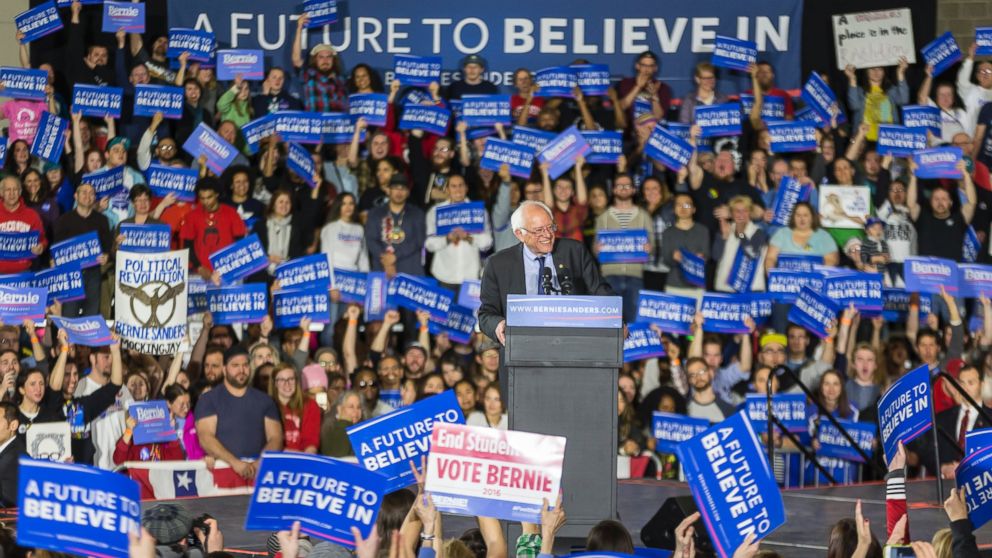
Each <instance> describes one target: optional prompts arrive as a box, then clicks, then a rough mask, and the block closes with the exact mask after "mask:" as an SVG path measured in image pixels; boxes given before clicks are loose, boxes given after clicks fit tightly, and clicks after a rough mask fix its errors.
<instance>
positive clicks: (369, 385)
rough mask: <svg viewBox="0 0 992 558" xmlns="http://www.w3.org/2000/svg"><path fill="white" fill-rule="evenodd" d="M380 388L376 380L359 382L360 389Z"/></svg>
mask: <svg viewBox="0 0 992 558" xmlns="http://www.w3.org/2000/svg"><path fill="white" fill-rule="evenodd" d="M374 387H379V385H378V384H377V383H376V381H375V380H362V381H360V382H358V389H365V388H374Z"/></svg>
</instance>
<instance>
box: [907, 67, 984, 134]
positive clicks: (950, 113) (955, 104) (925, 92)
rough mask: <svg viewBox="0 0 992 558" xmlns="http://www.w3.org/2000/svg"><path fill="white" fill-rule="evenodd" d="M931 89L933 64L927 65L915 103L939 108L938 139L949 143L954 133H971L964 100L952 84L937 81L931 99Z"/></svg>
mask: <svg viewBox="0 0 992 558" xmlns="http://www.w3.org/2000/svg"><path fill="white" fill-rule="evenodd" d="M931 89H933V66H929V65H928V66H927V68H926V77H925V78H924V79H923V83H921V84H920V90H919V92H917V94H916V104H918V105H926V106H931V107H937V108H939V109H940V141H942V142H944V143H950V142H951V141H952V140H953V139H954V136H955V135H956V134H961V133H964V134H968V135H971V133H972V132H973V130H972V129H971V126H970V125H969V121H968V112H967V111H966V110H964V102H962V101H961V97H959V96H958V93H957V90H956V89H955V88H954V84H953V83H948V82H946V81H941V82H938V83H937V88H936V89H935V90H934V98H933V99H931V98H930V90H931ZM934 100H936V102H934Z"/></svg>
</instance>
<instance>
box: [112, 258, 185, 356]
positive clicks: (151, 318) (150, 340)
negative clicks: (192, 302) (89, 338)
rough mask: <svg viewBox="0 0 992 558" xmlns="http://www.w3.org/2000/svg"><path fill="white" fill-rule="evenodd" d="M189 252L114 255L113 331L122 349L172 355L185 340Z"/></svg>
mask: <svg viewBox="0 0 992 558" xmlns="http://www.w3.org/2000/svg"><path fill="white" fill-rule="evenodd" d="M188 258H189V253H188V250H177V251H175V252H161V253H158V254H147V253H136V252H124V251H119V252H117V281H116V294H115V298H114V301H115V303H114V307H115V312H116V316H115V317H116V322H115V323H114V329H115V330H116V331H117V333H118V334H120V336H121V339H122V341H123V346H124V348H125V349H135V350H137V351H140V352H142V353H145V354H151V355H171V354H175V353H176V351H177V350H178V349H179V346H180V344H181V343H182V342H183V338H185V337H186V310H187V288H186V284H187V282H188V281H189V278H188Z"/></svg>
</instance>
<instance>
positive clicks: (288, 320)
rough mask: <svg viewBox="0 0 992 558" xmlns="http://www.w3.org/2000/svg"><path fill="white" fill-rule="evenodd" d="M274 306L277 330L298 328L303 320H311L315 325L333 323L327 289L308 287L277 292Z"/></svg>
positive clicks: (274, 319)
mask: <svg viewBox="0 0 992 558" xmlns="http://www.w3.org/2000/svg"><path fill="white" fill-rule="evenodd" d="M272 305H273V307H274V312H273V314H274V317H273V321H274V322H275V326H276V328H277V329H284V328H287V327H298V326H299V325H300V320H302V319H303V318H310V321H311V322H313V323H315V324H326V323H330V321H331V315H330V314H331V297H330V294H329V293H328V292H327V290H326V289H319V288H316V287H306V288H300V289H283V290H280V291H276V292H275V294H274V300H273V302H272Z"/></svg>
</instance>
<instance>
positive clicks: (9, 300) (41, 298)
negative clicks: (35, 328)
mask: <svg viewBox="0 0 992 558" xmlns="http://www.w3.org/2000/svg"><path fill="white" fill-rule="evenodd" d="M47 302H48V293H47V292H45V290H44V289H36V288H30V287H28V288H24V287H21V288H14V287H3V286H0V320H2V321H3V322H4V323H8V324H19V323H21V322H22V321H24V320H25V319H32V320H40V319H41V318H44V317H45V305H46V303H47Z"/></svg>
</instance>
